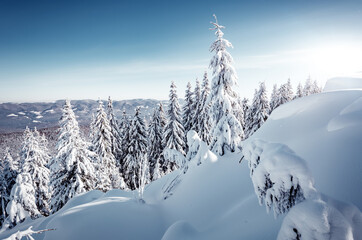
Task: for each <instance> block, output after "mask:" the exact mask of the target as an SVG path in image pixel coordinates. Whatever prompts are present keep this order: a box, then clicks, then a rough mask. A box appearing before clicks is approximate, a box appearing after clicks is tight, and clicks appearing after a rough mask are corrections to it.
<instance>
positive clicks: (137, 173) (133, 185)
mask: <svg viewBox="0 0 362 240" xmlns="http://www.w3.org/2000/svg"><path fill="white" fill-rule="evenodd" d="M129 134H130V140H131V141H130V143H129V145H128V154H127V156H126V158H125V162H124V166H123V178H124V181H125V183H126V185H127V187H128V188H129V189H131V190H135V189H137V188H139V187H140V186H141V185H142V182H141V181H143V179H142V177H145V178H148V179H149V176H147V175H143V174H146V173H145V172H144V171H146V170H147V169H144V164H147V165H148V163H145V162H146V161H147V131H146V127H145V123H144V121H143V119H142V118H141V116H140V108H139V107H138V108H136V113H135V115H134V117H133V119H132V122H131V125H130V133H129Z"/></svg>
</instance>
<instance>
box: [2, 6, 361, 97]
mask: <svg viewBox="0 0 362 240" xmlns="http://www.w3.org/2000/svg"><path fill="white" fill-rule="evenodd" d="M213 13H215V14H216V15H217V16H218V18H219V22H220V23H221V24H222V25H225V26H226V29H225V31H224V33H225V38H226V39H228V40H229V41H230V42H231V43H232V44H233V45H234V49H230V53H231V54H232V56H233V57H234V60H235V66H236V70H237V73H238V76H239V89H238V91H239V92H240V94H241V95H242V96H247V97H251V95H252V93H253V91H254V88H256V87H257V85H258V83H259V82H260V81H266V84H267V87H268V89H269V90H271V88H272V84H273V83H278V84H280V83H283V82H285V81H287V79H288V77H290V78H291V80H292V83H293V84H294V86H296V85H297V84H298V82H300V81H304V80H305V79H306V78H307V77H308V75H311V76H312V78H313V79H317V80H318V81H320V82H321V83H323V82H325V80H326V79H327V78H328V77H332V76H335V75H342V74H349V73H351V74H352V73H355V72H359V71H362V66H361V65H362V28H361V26H362V1H360V0H359V1H333V0H329V1H317V0H311V1H309V0H304V1H301V0H300V1H299V0H293V1H277V0H275V1H240V0H239V1H213V0H211V1H90V0H88V1H29V0H24V1H18V0H2V1H0V102H8V101H17V102H25V101H52V100H56V99H64V98H69V99H85V98H91V99H98V98H106V97H107V96H108V95H110V96H112V97H113V99H116V100H120V99H129V98H156V99H167V97H168V91H169V85H170V82H171V81H172V80H174V81H175V82H176V85H177V86H178V89H179V96H180V97H183V95H184V89H185V86H186V84H187V82H188V81H191V83H192V84H193V85H194V80H195V79H196V77H198V78H199V79H200V78H202V75H203V72H204V71H205V70H206V69H207V68H208V63H209V59H210V58H211V56H212V55H211V53H210V52H209V46H210V44H211V43H212V41H213V40H214V34H213V32H211V31H210V30H209V27H211V25H210V21H212V20H213V18H212V14H213Z"/></svg>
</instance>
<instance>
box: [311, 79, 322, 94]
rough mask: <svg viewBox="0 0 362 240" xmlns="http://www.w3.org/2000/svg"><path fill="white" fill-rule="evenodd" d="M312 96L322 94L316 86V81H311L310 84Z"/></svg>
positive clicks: (320, 89)
mask: <svg viewBox="0 0 362 240" xmlns="http://www.w3.org/2000/svg"><path fill="white" fill-rule="evenodd" d="M311 92H312V94H316V93H320V92H322V88H321V87H319V86H318V83H317V80H314V81H313V84H312V91H311Z"/></svg>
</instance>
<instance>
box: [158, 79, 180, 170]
mask: <svg viewBox="0 0 362 240" xmlns="http://www.w3.org/2000/svg"><path fill="white" fill-rule="evenodd" d="M169 96H170V102H169V105H168V111H167V117H168V123H167V125H166V127H165V133H164V138H163V140H164V146H165V149H164V151H165V150H167V149H173V150H176V151H178V152H180V153H181V154H182V155H183V156H185V155H186V153H185V130H184V128H183V126H182V124H181V110H180V105H179V102H178V97H177V93H176V85H175V83H174V82H172V83H171V89H170V95H169ZM178 167H179V166H178V165H177V163H176V162H174V161H173V159H168V158H166V157H165V161H164V163H163V165H162V169H163V172H164V173H168V172H171V171H173V170H175V169H177V168H178Z"/></svg>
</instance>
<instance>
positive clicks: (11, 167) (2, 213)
mask: <svg viewBox="0 0 362 240" xmlns="http://www.w3.org/2000/svg"><path fill="white" fill-rule="evenodd" d="M15 165H16V164H14V160H13V158H12V156H11V154H10V150H9V148H7V149H5V156H4V158H3V159H2V161H0V201H1V203H0V204H1V206H0V207H1V208H0V228H1V227H2V225H3V223H4V221H5V219H6V217H7V216H8V214H7V213H6V205H7V204H8V203H9V201H10V194H11V189H12V187H13V186H14V184H15V181H16V176H17V175H18V172H17V169H16V167H15Z"/></svg>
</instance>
